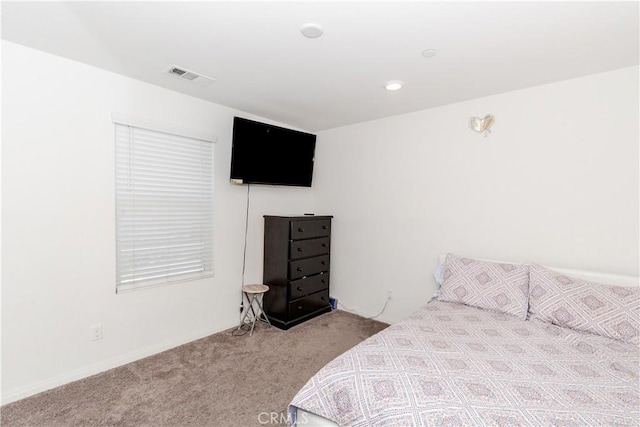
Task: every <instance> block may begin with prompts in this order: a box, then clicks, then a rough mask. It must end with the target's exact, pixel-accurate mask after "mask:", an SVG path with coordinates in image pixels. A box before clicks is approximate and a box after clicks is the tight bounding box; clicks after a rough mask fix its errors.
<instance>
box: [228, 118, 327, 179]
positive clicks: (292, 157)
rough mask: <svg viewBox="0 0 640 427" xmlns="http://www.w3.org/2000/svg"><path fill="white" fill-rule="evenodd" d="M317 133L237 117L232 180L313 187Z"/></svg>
mask: <svg viewBox="0 0 640 427" xmlns="http://www.w3.org/2000/svg"><path fill="white" fill-rule="evenodd" d="M315 149H316V136H315V135H313V134H310V133H305V132H299V131H295V130H291V129H285V128H282V127H278V126H273V125H268V124H265V123H260V122H256V121H253V120H248V119H243V118H240V117H234V119H233V146H232V149H231V182H233V183H237V184H272V185H292V186H299V187H311V179H312V177H313V157H314V153H315Z"/></svg>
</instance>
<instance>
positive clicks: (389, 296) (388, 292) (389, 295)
mask: <svg viewBox="0 0 640 427" xmlns="http://www.w3.org/2000/svg"><path fill="white" fill-rule="evenodd" d="M391 296H392V295H391V289H387V299H391Z"/></svg>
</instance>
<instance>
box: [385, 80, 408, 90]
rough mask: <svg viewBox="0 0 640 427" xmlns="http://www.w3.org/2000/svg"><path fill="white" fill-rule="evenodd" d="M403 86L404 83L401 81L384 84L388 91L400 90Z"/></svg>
mask: <svg viewBox="0 0 640 427" xmlns="http://www.w3.org/2000/svg"><path fill="white" fill-rule="evenodd" d="M402 86H404V82H401V81H400V80H391V81H388V82H386V83H385V84H384V88H385V89H386V90H398V89H402Z"/></svg>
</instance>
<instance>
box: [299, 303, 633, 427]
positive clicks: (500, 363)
mask: <svg viewBox="0 0 640 427" xmlns="http://www.w3.org/2000/svg"><path fill="white" fill-rule="evenodd" d="M639 353H640V351H639V349H638V348H636V347H635V346H634V345H631V344H625V343H623V342H621V341H617V340H613V339H610V338H605V337H600V336H597V335H592V334H588V333H584V332H576V331H573V330H570V329H565V328H560V327H557V326H554V325H551V324H548V323H541V322H540V323H538V322H531V321H523V320H519V319H516V318H515V317H512V316H509V315H504V314H499V313H496V312H492V311H487V310H483V309H479V308H474V307H469V306H465V305H462V304H456V303H447V302H440V301H433V302H430V303H429V304H427V305H426V306H424V307H423V308H422V309H420V310H418V311H417V312H416V313H414V314H413V315H411V316H410V317H409V318H408V319H406V320H404V321H402V322H400V323H397V324H395V325H392V326H390V327H388V328H387V329H385V330H384V331H382V332H380V333H378V334H376V335H374V336H372V337H371V338H369V339H367V340H365V341H363V342H362V343H360V344H359V345H357V346H356V347H354V348H353V349H351V350H349V351H347V352H346V353H344V354H343V355H341V356H339V357H338V358H336V359H334V360H333V361H332V362H330V363H329V364H327V365H326V366H325V367H324V368H322V369H321V370H320V371H319V372H318V373H317V374H316V375H315V376H314V377H313V378H311V380H309V382H308V383H307V384H306V385H305V386H304V387H303V388H302V389H301V390H300V391H299V392H298V394H297V395H296V396H295V398H294V399H293V401H292V402H291V406H290V410H292V409H294V408H295V407H298V408H301V409H304V410H306V411H308V412H312V413H315V414H318V415H321V416H323V417H326V418H328V419H331V420H334V421H335V422H337V423H338V424H339V425H342V426H382V425H385V426H414V425H438V426H440V425H446V426H458V425H460V426H469V425H499V426H574V425H575V426H638V425H639V419H640V392H639V382H638V380H639V378H638V369H639V365H638V363H639Z"/></svg>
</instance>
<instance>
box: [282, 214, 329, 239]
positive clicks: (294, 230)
mask: <svg viewBox="0 0 640 427" xmlns="http://www.w3.org/2000/svg"><path fill="white" fill-rule="evenodd" d="M330 234H331V220H328V219H320V220H317V221H291V240H299V239H312V238H314V237H322V236H329V235H330Z"/></svg>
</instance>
